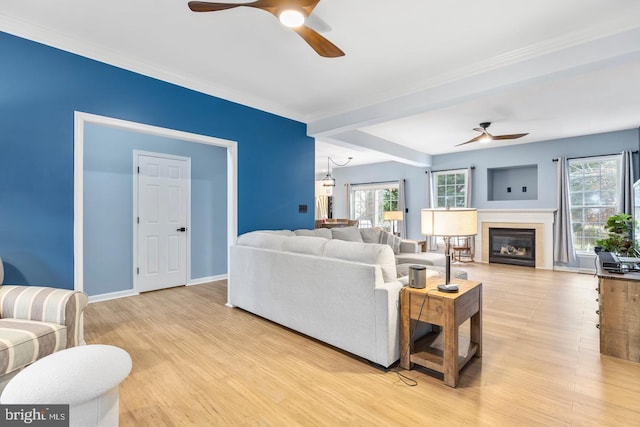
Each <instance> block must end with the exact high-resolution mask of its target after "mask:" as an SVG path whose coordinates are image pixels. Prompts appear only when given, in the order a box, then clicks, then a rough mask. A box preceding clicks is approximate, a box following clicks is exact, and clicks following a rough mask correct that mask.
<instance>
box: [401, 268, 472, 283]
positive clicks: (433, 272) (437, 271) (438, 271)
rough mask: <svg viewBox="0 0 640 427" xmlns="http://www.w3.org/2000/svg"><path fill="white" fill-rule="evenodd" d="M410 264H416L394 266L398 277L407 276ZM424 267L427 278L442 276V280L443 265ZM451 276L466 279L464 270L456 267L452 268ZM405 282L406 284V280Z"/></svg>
mask: <svg viewBox="0 0 640 427" xmlns="http://www.w3.org/2000/svg"><path fill="white" fill-rule="evenodd" d="M412 265H416V264H398V266H397V267H396V268H397V271H398V277H404V276H408V275H409V268H410V267H411V266H412ZM419 265H423V264H419ZM426 267H427V270H426V273H427V279H428V278H429V277H433V276H442V280H444V274H445V268H444V267H440V266H436V265H427V266H426ZM451 278H454V279H463V280H467V278H468V276H467V272H466V271H464V270H460V269H458V268H452V269H451ZM407 280H408V279H407ZM406 284H408V282H407V283H406Z"/></svg>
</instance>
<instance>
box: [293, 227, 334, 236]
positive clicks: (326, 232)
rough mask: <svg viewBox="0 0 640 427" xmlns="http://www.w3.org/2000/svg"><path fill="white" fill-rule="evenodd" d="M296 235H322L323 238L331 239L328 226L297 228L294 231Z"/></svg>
mask: <svg viewBox="0 0 640 427" xmlns="http://www.w3.org/2000/svg"><path fill="white" fill-rule="evenodd" d="M294 233H296V236H311V237H324V238H325V239H331V238H332V236H331V230H330V229H328V228H316V229H314V230H307V229H304V228H301V229H299V230H296V231H294Z"/></svg>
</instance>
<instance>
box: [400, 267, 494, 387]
mask: <svg viewBox="0 0 640 427" xmlns="http://www.w3.org/2000/svg"><path fill="white" fill-rule="evenodd" d="M442 282H443V279H442V277H438V276H434V277H430V278H428V279H427V286H426V288H424V289H416V288H410V287H404V288H402V289H401V290H400V356H401V357H400V366H401V367H402V368H404V369H411V365H412V364H417V365H420V366H424V367H425V368H428V369H431V370H434V371H436V372H440V373H442V374H444V383H445V384H446V385H448V386H450V387H456V386H457V385H458V378H459V373H460V369H462V368H463V367H464V366H465V365H466V364H467V362H469V360H471V358H472V357H474V356H475V357H480V356H481V355H482V283H481V282H473V281H469V280H460V279H455V280H454V281H452V283H455V284H457V285H458V287H459V289H460V291H459V292H458V293H445V292H440V291H438V289H437V286H438V284H441V283H442ZM467 319H471V331H470V339H469V343H468V345H467V346H465V347H466V348H463V349H460V348H459V345H458V341H459V339H458V338H459V337H458V327H459V326H460V325H461V324H462V323H464V322H465V321H466V320H467ZM418 322H426V323H431V324H433V325H438V326H441V327H442V330H441V331H440V328H435V329H436V331H434V332H432V333H429V334H427V335H426V336H424V337H422V338H420V339H419V340H417V341H416V340H414V339H413V338H414V337H413V335H414V330H415V328H416V325H417V324H418ZM460 350H463V351H462V354H460Z"/></svg>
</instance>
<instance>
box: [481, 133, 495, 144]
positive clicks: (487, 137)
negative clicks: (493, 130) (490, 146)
mask: <svg viewBox="0 0 640 427" xmlns="http://www.w3.org/2000/svg"><path fill="white" fill-rule="evenodd" d="M491 141H493V138H491V135H489V134H488V133H485V134H484V135H483V136H482V138H480V139H479V140H478V142H491Z"/></svg>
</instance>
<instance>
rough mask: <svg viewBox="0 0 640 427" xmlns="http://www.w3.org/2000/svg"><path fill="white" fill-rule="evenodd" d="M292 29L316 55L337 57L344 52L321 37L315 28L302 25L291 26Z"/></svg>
mask: <svg viewBox="0 0 640 427" xmlns="http://www.w3.org/2000/svg"><path fill="white" fill-rule="evenodd" d="M292 30H293V31H295V32H296V33H298V34H299V35H300V37H302V38H303V39H304V41H306V42H307V43H308V44H309V46H311V47H312V48H313V50H315V51H316V53H317V54H318V55H320V56H324V57H325V58H337V57H339V56H344V52H343V51H342V50H340V48H338V47H337V46H336V45H334V44H333V43H331V42H330V41H329V40H327V39H325V38H324V37H322V36H321V35H320V34H318V33H317V32H316V31H315V30H312V29H311V28H309V27H305V26H304V25H303V26H300V27H297V28H292Z"/></svg>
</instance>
